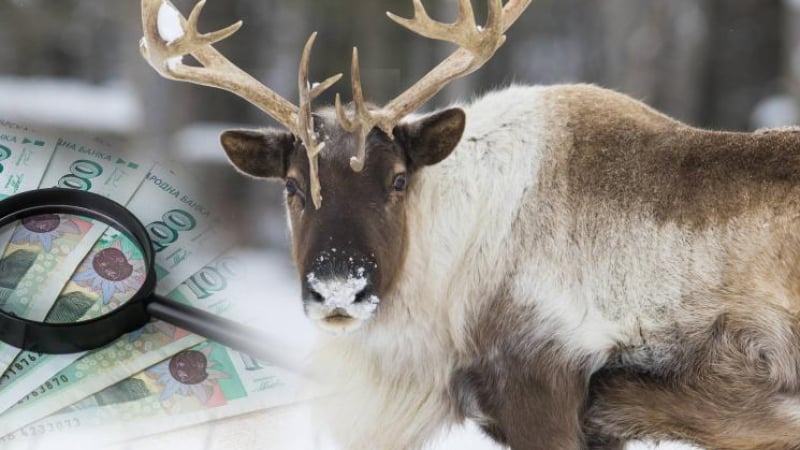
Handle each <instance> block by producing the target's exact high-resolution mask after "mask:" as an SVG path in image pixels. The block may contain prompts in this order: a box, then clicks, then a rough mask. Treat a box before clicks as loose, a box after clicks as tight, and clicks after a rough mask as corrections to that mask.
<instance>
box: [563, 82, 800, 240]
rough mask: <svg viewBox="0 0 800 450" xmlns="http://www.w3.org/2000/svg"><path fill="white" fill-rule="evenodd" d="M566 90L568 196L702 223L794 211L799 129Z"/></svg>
mask: <svg viewBox="0 0 800 450" xmlns="http://www.w3.org/2000/svg"><path fill="white" fill-rule="evenodd" d="M596 94H597V93H596V92H592V90H589V89H586V88H580V87H576V88H574V89H572V90H569V89H567V90H566V92H565V97H564V101H565V104H566V107H567V110H568V111H569V112H570V117H569V118H568V123H567V127H568V128H569V129H570V130H571V132H572V139H573V150H572V152H571V153H570V155H569V162H568V164H569V185H570V195H571V196H574V197H576V198H581V199H583V200H586V201H600V202H604V203H608V204H611V205H614V206H615V207H617V208H620V209H624V210H627V211H631V210H641V211H643V212H647V213H650V214H652V217H654V218H655V219H656V220H658V221H661V222H667V221H673V222H676V223H678V224H680V225H686V226H690V227H707V226H710V225H714V224H721V223H725V222H727V221H730V220H731V219H733V218H736V217H741V216H742V215H745V214H748V213H752V212H754V211H758V210H760V209H763V208H764V206H765V205H770V207H771V208H773V211H772V213H773V214H774V215H775V216H782V215H791V216H794V217H796V216H798V215H800V203H799V202H800V131H783V132H772V133H730V132H714V131H707V130H699V129H695V128H691V127H688V126H686V125H683V124H681V123H679V122H676V121H674V120H672V119H670V118H668V117H666V116H663V115H661V114H660V113H657V112H655V111H653V110H652V109H650V108H647V107H645V106H644V105H642V104H640V103H638V102H633V101H631V100H630V99H629V98H627V97H624V96H621V95H619V94H615V93H611V92H606V93H605V95H603V96H602V97H599V96H597V95H596Z"/></svg>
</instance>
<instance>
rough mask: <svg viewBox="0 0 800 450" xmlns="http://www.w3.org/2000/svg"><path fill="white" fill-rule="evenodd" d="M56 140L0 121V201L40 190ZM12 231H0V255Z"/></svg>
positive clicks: (5, 121) (20, 126)
mask: <svg viewBox="0 0 800 450" xmlns="http://www.w3.org/2000/svg"><path fill="white" fill-rule="evenodd" d="M55 144H56V141H55V139H53V138H52V137H50V136H46V135H43V134H41V133H38V132H36V131H34V130H32V129H30V128H28V127H26V126H24V125H19V124H17V123H14V122H10V121H7V120H2V119H0V200H2V199H4V198H6V197H8V196H10V195H14V194H17V193H19V192H25V191H30V190H32V189H36V188H37V187H39V183H40V182H41V181H42V176H43V175H44V171H45V169H47V165H48V163H49V162H50V158H51V157H52V156H53V151H54V150H55ZM13 231H14V228H13V227H9V228H7V229H4V230H0V254H2V252H4V251H5V248H6V245H8V241H9V240H11V235H12V233H13Z"/></svg>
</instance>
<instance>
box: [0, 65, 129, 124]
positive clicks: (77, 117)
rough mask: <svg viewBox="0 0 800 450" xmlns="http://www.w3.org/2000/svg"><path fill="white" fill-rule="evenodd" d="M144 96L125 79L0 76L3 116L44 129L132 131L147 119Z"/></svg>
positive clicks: (0, 111)
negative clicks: (92, 80)
mask: <svg viewBox="0 0 800 450" xmlns="http://www.w3.org/2000/svg"><path fill="white" fill-rule="evenodd" d="M140 97H141V96H140V95H139V94H137V93H136V91H135V89H134V88H133V86H131V85H130V83H128V82H125V81H122V80H114V81H110V82H107V83H103V84H92V83H87V82H84V81H81V80H74V79H67V78H29V77H26V78H16V77H0V98H2V99H3V101H2V102H0V117H3V118H4V119H8V120H14V121H18V122H23V123H27V124H32V125H37V126H39V127H41V128H60V129H73V130H86V131H91V132H93V133H103V132H111V133H122V134H125V133H132V132H134V131H136V130H138V129H139V127H140V126H141V124H142V122H143V120H144V112H143V106H142V103H141V100H140Z"/></svg>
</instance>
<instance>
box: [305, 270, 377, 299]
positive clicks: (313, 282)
mask: <svg viewBox="0 0 800 450" xmlns="http://www.w3.org/2000/svg"><path fill="white" fill-rule="evenodd" d="M305 288H306V295H305V297H306V299H307V300H308V301H311V302H316V303H321V304H326V305H328V306H333V307H339V306H341V307H345V306H347V305H351V304H357V303H362V302H364V301H366V300H367V299H368V298H369V296H370V295H371V294H370V292H371V289H370V287H369V282H368V280H367V279H366V278H363V277H361V278H354V277H352V276H348V277H347V278H341V277H330V278H326V279H319V278H317V276H316V275H315V274H314V273H310V274H308V275H306V285H305Z"/></svg>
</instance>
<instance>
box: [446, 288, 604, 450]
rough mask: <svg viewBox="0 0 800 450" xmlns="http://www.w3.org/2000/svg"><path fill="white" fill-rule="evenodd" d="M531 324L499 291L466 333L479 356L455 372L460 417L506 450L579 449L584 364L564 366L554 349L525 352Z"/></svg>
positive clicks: (531, 315)
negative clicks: (476, 359) (464, 418)
mask: <svg viewBox="0 0 800 450" xmlns="http://www.w3.org/2000/svg"><path fill="white" fill-rule="evenodd" d="M535 316H536V313H535V311H534V310H533V308H526V307H523V306H519V305H513V299H512V298H511V296H510V295H509V293H508V292H507V291H506V290H504V289H501V292H500V294H499V295H498V296H497V297H496V298H495V299H494V300H492V301H491V302H488V304H487V308H486V309H485V311H484V313H483V314H481V316H480V318H479V319H478V320H476V321H475V322H474V323H473V330H472V332H471V333H470V335H471V336H473V337H474V341H473V342H472V345H473V346H474V351H475V354H478V355H483V356H482V357H481V358H479V360H478V361H476V362H475V363H474V364H473V365H471V366H469V367H465V368H462V369H460V370H458V371H456V372H455V374H454V375H453V377H452V379H451V381H450V392H451V396H452V397H453V401H454V403H455V404H456V405H458V407H459V414H460V415H461V416H462V417H469V418H472V419H474V420H476V421H477V422H478V423H479V424H480V425H481V427H482V428H483V429H484V431H485V432H486V433H487V434H488V435H489V436H491V437H493V438H494V439H495V440H496V441H498V442H501V443H503V444H505V445H508V446H509V447H511V448H512V449H528V450H537V449H539V450H575V449H579V448H583V447H584V446H585V442H584V438H583V432H582V431H581V412H582V411H583V409H584V405H585V403H586V395H587V394H586V393H587V386H586V384H587V383H586V380H587V379H588V375H589V370H588V364H586V363H585V361H571V360H569V359H568V358H567V356H566V355H565V354H564V352H563V350H562V349H561V348H560V347H559V345H558V343H556V342H555V341H547V342H540V343H538V344H536V345H535V346H529V345H526V344H529V343H530V342H531V339H530V338H529V336H527V334H528V333H529V332H530V328H529V326H528V324H530V323H537V319H536V317H535Z"/></svg>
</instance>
